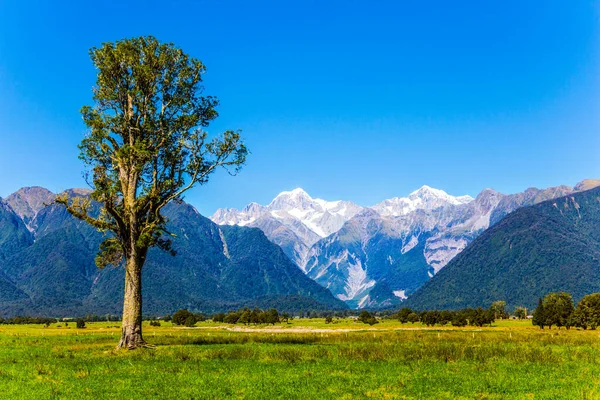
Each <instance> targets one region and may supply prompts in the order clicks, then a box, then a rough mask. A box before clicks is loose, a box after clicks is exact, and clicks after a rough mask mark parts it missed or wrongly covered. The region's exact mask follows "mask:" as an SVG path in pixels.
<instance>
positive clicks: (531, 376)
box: [0, 319, 600, 399]
mask: <svg viewBox="0 0 600 400" xmlns="http://www.w3.org/2000/svg"><path fill="white" fill-rule="evenodd" d="M60 325H61V326H60V327H59V326H57V325H53V326H51V327H48V328H45V327H43V326H38V325H25V326H7V325H0V388H1V389H0V397H2V398H7V399H20V398H23V399H52V398H66V399H71V398H77V399H91V398H94V399H98V398H114V399H148V398H165V399H204V398H206V399H221V398H248V399H272V398H282V399H315V398H324V399H355V398H374V399H387V398H389V399H395V398H400V399H401V398H406V399H429V398H431V399H457V398H458V399H461V398H464V399H598V398H600V331H578V330H570V331H566V330H564V329H563V330H560V331H559V330H557V329H553V330H551V331H549V330H544V331H541V330H540V329H539V328H535V327H532V326H531V323H530V322H529V321H522V322H519V321H499V322H497V323H496V324H495V326H494V327H491V328H481V329H474V328H469V327H467V328H452V327H443V328H435V329H433V328H424V327H422V326H420V325H411V324H407V325H402V324H400V323H398V322H395V321H386V322H383V323H380V324H377V325H375V326H374V327H368V326H367V325H363V324H359V323H356V322H353V321H351V320H344V321H341V322H340V323H337V324H333V325H326V324H324V323H323V320H316V319H315V320H300V321H298V320H295V321H293V322H292V323H291V324H289V325H285V324H284V325H283V327H282V326H275V327H266V326H262V327H257V328H254V327H248V330H247V331H239V330H243V329H244V327H243V326H237V325H236V326H235V329H237V330H238V331H231V330H228V329H225V328H226V327H227V326H226V325H220V324H214V323H212V322H203V323H200V324H198V326H197V327H196V328H178V327H172V326H170V325H169V324H164V323H163V326H161V327H150V326H145V337H146V339H147V340H148V341H149V342H150V343H152V344H154V345H156V348H155V349H140V350H136V351H115V350H114V347H115V345H116V343H117V341H118V335H119V332H120V329H119V327H118V323H115V322H112V323H88V326H87V328H85V329H76V328H75V326H74V325H75V324H74V323H70V324H69V327H65V326H64V324H60ZM229 328H231V326H229Z"/></svg>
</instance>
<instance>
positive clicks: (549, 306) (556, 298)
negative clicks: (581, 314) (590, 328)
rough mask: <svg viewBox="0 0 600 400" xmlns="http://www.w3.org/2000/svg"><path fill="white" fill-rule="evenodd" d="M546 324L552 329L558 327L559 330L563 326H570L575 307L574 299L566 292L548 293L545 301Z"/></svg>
mask: <svg viewBox="0 0 600 400" xmlns="http://www.w3.org/2000/svg"><path fill="white" fill-rule="evenodd" d="M543 306H544V314H545V324H544V325H547V326H548V327H550V328H552V325H556V326H557V327H558V328H559V329H560V327H561V326H567V327H568V325H569V321H570V317H571V313H573V310H574V309H575V307H574V306H573V298H572V297H571V295H570V294H569V293H566V292H555V293H548V294H547V295H546V297H544V301H543Z"/></svg>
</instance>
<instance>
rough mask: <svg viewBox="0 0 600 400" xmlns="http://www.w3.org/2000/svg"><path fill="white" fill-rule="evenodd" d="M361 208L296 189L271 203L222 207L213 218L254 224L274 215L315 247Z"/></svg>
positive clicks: (240, 223) (232, 222)
mask: <svg viewBox="0 0 600 400" xmlns="http://www.w3.org/2000/svg"><path fill="white" fill-rule="evenodd" d="M361 210H362V208H361V207H359V206H358V205H356V204H354V203H351V202H348V201H326V200H322V199H314V198H312V197H311V196H310V195H309V194H308V193H306V191H304V189H302V188H296V189H294V190H290V191H285V192H281V193H279V194H278V195H277V196H276V197H275V198H274V199H273V200H272V201H271V202H270V203H269V204H268V205H267V206H261V205H259V204H257V203H250V204H248V205H247V206H246V207H245V208H244V209H242V210H241V211H239V210H236V209H219V210H217V212H215V213H214V214H213V216H212V217H211V220H212V221H213V222H215V223H217V224H228V225H250V226H254V225H255V224H259V222H258V221H259V219H261V218H262V217H270V218H272V219H273V218H274V219H276V220H278V221H279V222H280V223H281V224H283V225H284V226H286V227H287V228H288V229H290V230H291V231H293V232H294V233H295V234H296V235H297V236H298V237H300V238H303V239H305V240H304V241H305V243H304V244H305V245H307V246H311V245H312V244H314V242H315V240H316V239H315V235H316V237H317V238H323V237H326V236H329V235H331V234H332V233H335V232H337V231H338V230H339V229H340V228H341V227H342V225H343V224H344V223H345V222H346V221H348V220H349V219H350V218H352V217H354V215H356V214H357V213H358V212H360V211H361ZM307 230H308V232H309V233H310V235H307V233H306V231H307Z"/></svg>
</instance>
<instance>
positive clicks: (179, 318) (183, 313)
mask: <svg viewBox="0 0 600 400" xmlns="http://www.w3.org/2000/svg"><path fill="white" fill-rule="evenodd" d="M190 317H192V318H193V317H194V314H193V313H191V312H189V311H188V309H187V308H184V309H183V310H179V311H177V312H175V314H173V317H171V320H172V321H173V323H174V324H175V325H185V322H186V321H187V320H188V318H190ZM194 323H196V320H195V319H194Z"/></svg>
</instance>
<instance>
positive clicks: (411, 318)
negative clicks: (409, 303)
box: [406, 312, 419, 324]
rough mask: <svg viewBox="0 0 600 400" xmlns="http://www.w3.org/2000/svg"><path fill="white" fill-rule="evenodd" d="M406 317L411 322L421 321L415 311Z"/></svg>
mask: <svg viewBox="0 0 600 400" xmlns="http://www.w3.org/2000/svg"><path fill="white" fill-rule="evenodd" d="M406 319H407V321H408V322H410V323H411V324H414V323H415V322H419V316H418V315H417V313H414V312H411V313H410V314H408V317H406Z"/></svg>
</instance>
